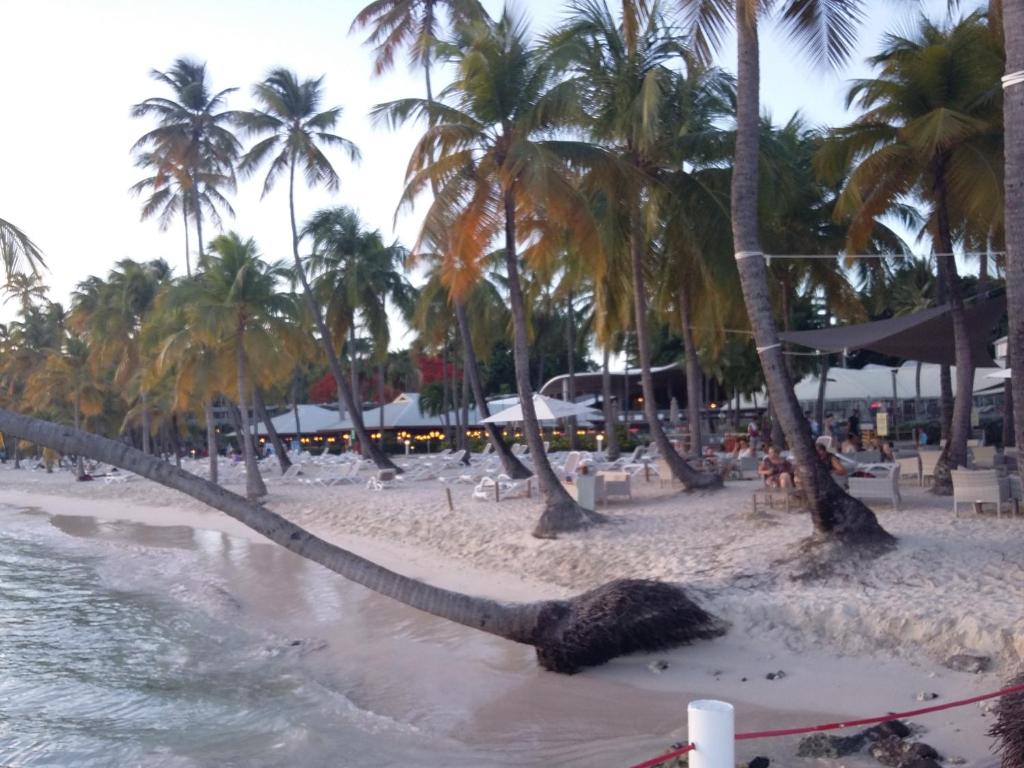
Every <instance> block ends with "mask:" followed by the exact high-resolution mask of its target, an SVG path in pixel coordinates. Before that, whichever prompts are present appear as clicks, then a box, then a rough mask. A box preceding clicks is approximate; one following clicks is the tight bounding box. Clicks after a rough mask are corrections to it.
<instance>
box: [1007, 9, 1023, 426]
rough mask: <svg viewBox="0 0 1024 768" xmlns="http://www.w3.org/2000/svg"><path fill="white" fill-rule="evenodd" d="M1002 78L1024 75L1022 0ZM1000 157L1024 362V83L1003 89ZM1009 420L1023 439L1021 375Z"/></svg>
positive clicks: (1017, 349) (1016, 334)
mask: <svg viewBox="0 0 1024 768" xmlns="http://www.w3.org/2000/svg"><path fill="white" fill-rule="evenodd" d="M1003 35H1004V40H1005V43H1006V46H1005V48H1006V74H1007V75H1008V76H1010V75H1013V74H1016V75H1018V76H1020V73H1021V72H1024V0H1004V1H1003ZM1003 125H1004V126H1005V130H1006V138H1005V141H1004V150H1003V151H1004V153H1005V162H1006V172H1005V173H1004V174H1003V178H1004V179H1005V182H1004V183H1005V184H1006V193H1005V196H1004V200H1005V207H1006V210H1005V217H1006V293H1007V306H1008V311H1009V315H1010V344H1009V357H1010V360H1011V361H1014V362H1016V361H1018V360H1020V361H1024V82H1017V83H1016V84H1013V85H1007V86H1006V88H1005V90H1004V91H1003ZM1010 382H1011V387H1012V389H1013V420H1014V427H1015V430H1014V431H1015V433H1016V436H1017V437H1020V438H1021V440H1024V376H1020V375H1019V374H1018V375H1016V376H1013V377H1012V378H1011V379H1010Z"/></svg>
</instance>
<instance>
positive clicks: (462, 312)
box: [452, 301, 533, 480]
mask: <svg viewBox="0 0 1024 768" xmlns="http://www.w3.org/2000/svg"><path fill="white" fill-rule="evenodd" d="M452 303H453V304H454V305H455V320H456V322H457V323H458V325H459V336H460V338H461V339H462V357H463V362H464V364H465V370H466V374H467V375H468V377H469V386H470V389H472V390H473V399H474V400H475V401H476V410H477V413H478V414H480V418H479V421H480V422H481V423H482V424H483V426H484V429H486V430H487V439H488V440H490V441H491V445H493V446H494V452H495V453H496V454H497V455H498V458H499V459H500V460H501V466H502V468H503V469H504V470H505V474H507V475H508V476H509V477H511V478H514V479H517V480H521V479H524V478H527V477H529V476H530V475H532V474H533V473H532V472H531V471H530V470H529V469H527V468H526V467H525V466H523V463H522V462H521V461H519V459H517V458H516V457H515V456H513V455H512V449H511V448H510V447H509V445H508V443H506V442H505V440H504V439H503V438H502V436H501V430H500V429H499V427H498V426H497V425H496V424H489V423H485V422H484V419H486V418H487V417H488V416H490V415H491V411H490V408H488V407H487V397H486V395H484V385H483V383H482V382H481V381H480V364H479V363H478V362H477V359H476V350H475V349H473V337H472V336H471V335H470V329H469V317H468V316H467V315H466V305H465V304H464V303H463V302H461V301H453V302H452Z"/></svg>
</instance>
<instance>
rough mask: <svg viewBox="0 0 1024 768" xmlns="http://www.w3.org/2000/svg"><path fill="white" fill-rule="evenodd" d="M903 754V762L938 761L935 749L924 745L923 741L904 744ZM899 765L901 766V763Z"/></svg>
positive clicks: (929, 745)
mask: <svg viewBox="0 0 1024 768" xmlns="http://www.w3.org/2000/svg"><path fill="white" fill-rule="evenodd" d="M903 754H904V755H906V757H904V762H913V761H914V760H938V759H939V753H938V752H936V751H935V747H933V746H932V745H931V744H925V743H924V742H923V741H915V742H911V743H909V744H908V743H906V742H904V744H903ZM900 765H901V766H902V763H901V764H900Z"/></svg>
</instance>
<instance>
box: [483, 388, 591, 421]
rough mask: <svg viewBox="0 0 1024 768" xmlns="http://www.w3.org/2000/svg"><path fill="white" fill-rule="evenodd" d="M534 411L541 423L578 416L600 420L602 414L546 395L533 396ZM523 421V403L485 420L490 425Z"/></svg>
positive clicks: (584, 406)
mask: <svg viewBox="0 0 1024 768" xmlns="http://www.w3.org/2000/svg"><path fill="white" fill-rule="evenodd" d="M533 409H534V411H536V412H537V419H538V420H540V421H554V420H555V419H567V418H569V417H570V416H577V417H580V418H584V419H600V418H601V412H600V411H598V410H596V409H594V408H590V407H588V406H586V405H580V404H579V403H570V402H568V401H566V400H558V399H556V398H554V397H545V396H544V395H534V396H533ZM522 420H523V407H522V404H521V403H517V404H516V405H513V406H511V407H510V408H506V409H505V410H503V411H498V413H495V414H494V415H493V416H488V417H487V418H486V419H484V422H485V423H488V424H511V423H515V422H519V421H522Z"/></svg>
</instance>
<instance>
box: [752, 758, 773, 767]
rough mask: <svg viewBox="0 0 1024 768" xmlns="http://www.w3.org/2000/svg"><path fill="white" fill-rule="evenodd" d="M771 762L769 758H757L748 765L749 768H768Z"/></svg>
mask: <svg viewBox="0 0 1024 768" xmlns="http://www.w3.org/2000/svg"><path fill="white" fill-rule="evenodd" d="M771 762H772V761H771V760H769V759H768V758H767V757H755V758H754V759H753V760H751V761H750V762H749V763H747V768H768V766H769V765H771Z"/></svg>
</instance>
